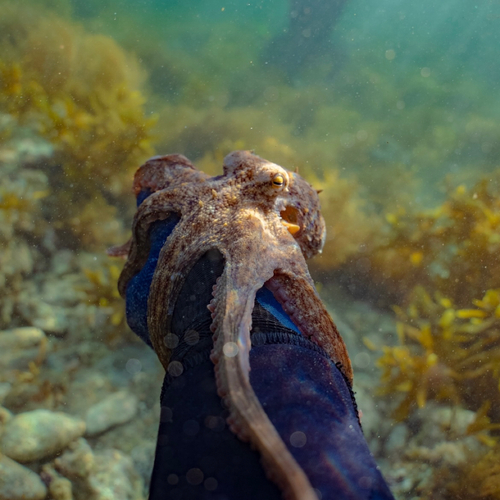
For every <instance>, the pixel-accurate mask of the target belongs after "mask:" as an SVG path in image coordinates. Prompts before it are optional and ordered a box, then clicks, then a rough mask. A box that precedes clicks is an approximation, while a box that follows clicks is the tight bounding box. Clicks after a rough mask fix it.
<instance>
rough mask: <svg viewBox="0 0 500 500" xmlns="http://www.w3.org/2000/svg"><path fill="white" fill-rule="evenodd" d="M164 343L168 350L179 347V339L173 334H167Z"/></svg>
mask: <svg viewBox="0 0 500 500" xmlns="http://www.w3.org/2000/svg"><path fill="white" fill-rule="evenodd" d="M164 342H165V345H166V346H167V347H168V348H169V349H175V348H176V347H177V346H178V345H179V337H178V336H177V335H176V334H175V333H167V334H166V335H165V339H164Z"/></svg>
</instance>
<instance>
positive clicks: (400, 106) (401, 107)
mask: <svg viewBox="0 0 500 500" xmlns="http://www.w3.org/2000/svg"><path fill="white" fill-rule="evenodd" d="M405 106H406V103H405V102H404V101H398V102H397V103H396V108H398V109H405Z"/></svg>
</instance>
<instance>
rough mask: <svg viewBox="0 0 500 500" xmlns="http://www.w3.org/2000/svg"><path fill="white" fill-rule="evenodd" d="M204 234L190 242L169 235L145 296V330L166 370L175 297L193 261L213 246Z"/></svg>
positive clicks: (193, 263) (169, 352)
mask: <svg viewBox="0 0 500 500" xmlns="http://www.w3.org/2000/svg"><path fill="white" fill-rule="evenodd" d="M176 230H177V228H176V229H174V231H176ZM172 234H173V233H172ZM205 237H206V235H203V237H201V236H200V237H199V239H198V241H195V242H194V243H193V244H190V245H185V242H184V241H183V240H180V239H176V238H175V237H174V238H171V239H170V238H169V240H167V243H166V244H165V245H164V247H163V249H162V251H161V253H160V256H159V257H158V264H157V266H156V271H155V274H154V276H153V280H152V282H151V287H150V292H149V299H148V330H149V335H150V339H151V343H152V344H153V348H154V350H155V352H156V353H157V355H158V358H159V360H160V362H161V363H162V365H163V366H164V368H165V369H168V364H169V361H170V356H171V350H170V349H169V348H168V347H167V346H166V344H165V342H164V339H165V335H166V334H167V333H169V331H170V321H171V317H172V314H173V311H174V307H175V304H176V301H177V297H178V295H179V293H180V291H181V289H182V285H183V284H184V281H185V278H186V276H187V275H188V274H189V272H190V271H191V269H192V268H193V266H194V265H195V264H196V262H197V261H198V260H199V259H200V258H201V256H202V255H203V254H205V253H206V252H207V251H208V250H211V249H212V248H214V244H213V243H211V242H210V241H208V242H207V241H205Z"/></svg>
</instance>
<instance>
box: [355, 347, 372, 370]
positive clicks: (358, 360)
mask: <svg viewBox="0 0 500 500" xmlns="http://www.w3.org/2000/svg"><path fill="white" fill-rule="evenodd" d="M370 361H371V357H370V355H369V354H368V353H367V352H366V351H364V352H359V353H358V354H356V356H354V364H355V365H356V366H357V367H358V368H366V367H367V366H369V365H370Z"/></svg>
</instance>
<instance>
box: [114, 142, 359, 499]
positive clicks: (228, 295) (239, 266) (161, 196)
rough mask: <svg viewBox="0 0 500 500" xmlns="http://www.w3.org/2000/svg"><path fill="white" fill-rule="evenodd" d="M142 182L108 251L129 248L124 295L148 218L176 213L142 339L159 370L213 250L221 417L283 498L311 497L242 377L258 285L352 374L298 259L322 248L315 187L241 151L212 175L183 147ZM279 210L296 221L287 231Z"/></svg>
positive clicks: (145, 170) (140, 256) (144, 249)
mask: <svg viewBox="0 0 500 500" xmlns="http://www.w3.org/2000/svg"><path fill="white" fill-rule="evenodd" d="M281 180H282V181H283V182H282V183H280V182H279V181H281ZM144 189H147V190H149V191H151V192H152V193H153V194H151V195H150V196H149V197H148V198H147V199H146V200H145V201H144V202H143V203H142V204H141V205H140V207H139V208H138V211H137V213H136V216H135V218H134V222H133V226H132V239H131V240H130V241H129V242H128V243H127V244H125V245H124V246H123V247H121V248H118V249H115V250H114V251H113V252H112V253H113V254H114V255H119V254H124V253H127V252H128V259H127V262H126V264H125V267H124V269H123V271H122V274H121V276H120V280H119V290H120V293H121V294H122V296H124V295H125V291H126V288H127V284H128V282H129V280H130V279H131V278H132V277H133V276H134V275H135V274H137V273H138V272H139V270H140V269H141V267H142V266H143V265H144V263H145V262H146V260H147V258H148V254H149V247H150V244H149V239H148V229H149V227H150V225H151V223H152V222H154V221H157V220H164V219H166V218H167V217H168V216H169V215H170V214H172V213H177V214H179V215H180V221H179V222H178V224H177V225H176V227H175V229H174V230H173V232H172V233H171V235H170V236H169V237H168V238H167V240H166V242H165V245H164V246H163V248H162V250H161V253H160V256H159V258H158V264H157V266H156V271H155V274H154V277H153V281H152V284H151V288H150V294H149V300H148V329H149V334H150V338H151V341H152V344H153V347H154V349H155V351H156V353H157V354H158V356H159V359H160V361H161V362H162V364H163V365H164V367H165V369H167V370H168V368H169V360H170V356H171V350H170V349H169V348H168V347H167V346H166V344H165V342H164V339H165V335H166V334H167V333H168V332H169V331H170V325H171V318H172V314H173V311H174V307H175V304H176V300H177V297H178V294H179V292H180V290H181V288H182V285H183V283H184V280H185V278H186V276H187V275H188V274H189V272H190V270H191V269H192V267H193V265H194V264H195V263H196V262H197V261H198V259H199V258H200V257H201V256H202V255H203V254H204V253H205V252H207V251H208V250H210V249H218V250H219V251H220V252H221V253H222V255H223V257H224V259H225V266H224V271H223V273H222V275H221V276H220V277H219V278H218V280H217V284H216V285H215V287H214V293H213V296H214V298H213V300H212V301H211V303H210V304H209V305H208V307H209V309H210V311H211V312H212V319H213V323H212V325H211V330H212V332H213V341H214V347H213V350H212V354H211V359H212V361H213V363H214V365H215V375H216V382H217V389H218V393H219V395H220V397H221V398H223V400H224V402H225V404H226V405H227V407H228V409H229V418H228V424H229V426H230V429H231V430H232V431H233V432H234V433H235V434H236V435H237V436H238V437H239V438H240V439H242V440H245V441H249V442H250V444H251V445H252V446H253V447H255V448H256V449H257V450H258V451H259V452H260V454H261V456H262V460H263V464H264V467H265V470H266V472H267V474H268V476H269V477H270V479H272V480H273V481H275V482H276V483H277V484H278V486H279V487H280V488H281V489H282V491H283V495H284V497H285V498H289V499H294V500H317V496H316V493H315V492H314V489H313V488H312V486H311V484H310V482H309V480H308V478H307V476H306V475H305V473H304V471H303V470H302V469H301V467H300V466H299V465H298V463H297V462H296V460H295V459H294V458H293V456H292V455H291V453H290V452H289V451H288V449H287V447H286V446H285V444H284V443H283V441H282V439H281V437H280V436H279V434H278V432H277V431H276V429H275V428H274V426H273V424H272V423H271V421H270V420H269V418H268V417H267V415H266V413H265V412H264V410H263V408H262V406H261V404H260V403H259V401H258V399H257V397H256V396H255V393H254V391H253V389H252V387H251V385H250V382H249V371H250V366H249V353H250V348H251V341H250V330H251V315H252V310H253V306H254V301H255V295H256V292H257V291H258V290H259V289H260V288H262V287H263V286H264V285H265V286H267V287H268V288H269V289H270V290H271V291H272V293H273V294H274V296H275V298H276V299H277V300H278V302H279V303H280V304H281V305H282V307H283V309H284V310H285V312H286V313H287V314H288V315H289V316H290V318H291V320H292V321H293V322H294V323H295V324H296V326H297V327H298V328H299V330H300V331H301V333H302V334H303V335H304V336H305V337H307V338H309V339H311V340H312V341H313V342H315V343H317V344H318V345H320V346H321V347H322V348H323V349H324V350H325V351H326V352H327V353H328V355H329V356H330V358H331V359H332V360H333V361H334V362H335V363H340V365H339V366H341V369H342V371H343V373H344V375H345V376H346V378H347V379H348V380H349V381H350V382H352V368H351V363H350V360H349V356H348V354H347V351H346V347H345V344H344V342H343V340H342V338H341V336H340V335H339V333H338V331H337V329H336V327H335V324H334V323H333V320H332V319H331V317H330V315H329V314H328V312H327V311H326V309H325V307H324V305H323V303H322V302H321V300H320V298H319V296H318V294H317V292H316V290H315V288H314V284H313V281H312V279H311V277H310V275H309V272H308V269H307V265H306V262H305V257H306V258H309V257H311V256H313V255H314V254H316V253H318V252H319V251H321V248H322V246H323V242H324V235H325V225H324V220H323V218H322V216H321V214H320V211H319V199H318V195H317V193H316V192H315V191H314V190H313V189H312V188H311V186H310V185H309V184H308V183H307V182H305V181H304V180H303V179H302V178H301V177H300V176H299V175H298V174H294V173H291V172H288V171H287V170H285V169H283V168H282V167H280V166H279V165H276V164H274V163H270V162H268V161H266V160H264V159H262V158H260V157H258V156H256V155H253V154H252V153H250V152H247V151H235V152H233V153H231V154H229V155H228V156H227V157H226V158H225V159H224V173H223V175H221V176H218V177H209V176H207V175H206V174H204V173H203V172H200V171H198V170H196V169H195V167H194V166H193V165H192V164H191V163H190V162H189V160H188V159H187V158H185V157H184V156H182V155H169V156H164V157H156V158H152V159H151V160H149V161H148V162H147V163H146V164H145V165H143V166H142V167H141V168H140V169H139V170H138V172H137V173H136V176H135V181H134V190H135V193H136V194H138V193H139V192H140V191H141V190H144ZM280 213H281V214H283V217H284V218H285V217H286V218H288V220H289V222H292V223H294V224H296V225H297V226H298V227H299V230H298V231H297V232H294V231H289V230H288V229H287V227H286V226H285V224H284V220H283V219H282V217H281V215H280ZM291 232H294V235H293V236H292V234H291ZM235 347H237V348H236V349H235Z"/></svg>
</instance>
